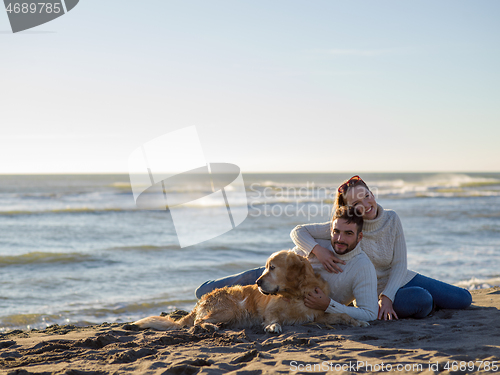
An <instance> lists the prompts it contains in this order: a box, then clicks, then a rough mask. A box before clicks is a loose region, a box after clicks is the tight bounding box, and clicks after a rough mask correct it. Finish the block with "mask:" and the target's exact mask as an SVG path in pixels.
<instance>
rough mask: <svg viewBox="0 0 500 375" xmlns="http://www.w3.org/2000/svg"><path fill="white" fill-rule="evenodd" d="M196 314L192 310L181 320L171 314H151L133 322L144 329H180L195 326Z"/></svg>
mask: <svg viewBox="0 0 500 375" xmlns="http://www.w3.org/2000/svg"><path fill="white" fill-rule="evenodd" d="M194 315H195V314H194V313H193V312H190V313H189V314H188V315H186V316H185V317H183V318H181V319H179V320H173V319H172V318H171V317H169V316H150V317H147V318H144V319H141V320H138V321H136V322H134V323H132V324H134V325H136V326H138V327H139V328H142V329H145V328H153V329H156V330H158V331H170V330H172V329H180V328H182V327H184V326H193V325H194Z"/></svg>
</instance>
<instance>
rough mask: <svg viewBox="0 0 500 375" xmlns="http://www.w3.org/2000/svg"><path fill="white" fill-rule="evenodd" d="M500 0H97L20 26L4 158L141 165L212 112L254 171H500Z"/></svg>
mask: <svg viewBox="0 0 500 375" xmlns="http://www.w3.org/2000/svg"><path fill="white" fill-rule="evenodd" d="M499 19H500V2H498V1H496V0H485V1H481V2H472V1H461V0H450V1H428V0H420V1H401V0H397V1H395V0H366V1H334V0H329V1H317V0H314V1H311V0H302V1H294V0H281V1H278V0H272V1H270V0H265V1H263V0H252V1H249V0H248V1H240V0H227V1H218V0H203V1H190V0H183V1H171V0H157V1H147V0H146V1H135V2H132V1H123V0H122V1H118V0H107V1H97V0H80V3H79V4H78V5H77V7H75V8H74V9H73V10H72V11H71V12H69V13H68V14H66V15H65V16H63V17H60V18H58V19H56V20H54V21H52V22H50V23H47V24H45V25H41V26H39V27H37V28H34V29H31V30H29V31H26V32H22V33H18V34H12V33H11V31H10V25H9V23H8V18H7V14H6V13H5V12H2V11H0V51H1V60H0V61H1V69H0V103H1V104H0V156H1V158H2V159H1V160H2V163H1V164H0V173H29V172H31V173H33V172H127V168H128V167H127V161H128V156H129V155H130V153H131V152H132V151H133V150H134V149H136V148H137V147H139V146H140V145H141V144H142V143H144V142H147V141H149V140H151V139H153V138H156V137H158V136H160V135H162V134H165V133H169V132H171V131H174V130H177V129H180V128H183V127H187V126H191V125H196V127H197V129H198V133H199V136H200V140H201V143H202V145H203V150H204V153H205V157H206V159H207V161H211V162H232V163H235V164H237V165H239V166H240V168H241V169H242V171H243V172H255V171H267V172H313V171H324V172H335V171H354V172H356V171H359V172H363V171H374V172H376V171H499V170H500V147H499V146H498V142H499V139H500V105H499V103H500V74H499V73H500V69H499V68H498V67H499V66H500V43H499V40H500V22H498V20H499Z"/></svg>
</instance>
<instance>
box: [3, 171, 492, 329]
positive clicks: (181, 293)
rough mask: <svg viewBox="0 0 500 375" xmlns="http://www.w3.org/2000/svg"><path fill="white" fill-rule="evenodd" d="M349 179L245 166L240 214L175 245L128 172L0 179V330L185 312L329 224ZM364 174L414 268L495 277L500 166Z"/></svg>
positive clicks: (463, 282) (472, 281) (468, 281)
mask: <svg viewBox="0 0 500 375" xmlns="http://www.w3.org/2000/svg"><path fill="white" fill-rule="evenodd" d="M351 176H352V174H349V173H310V174H304V173H301V174H245V173H243V180H244V183H245V190H246V194H245V193H243V194H240V196H236V197H235V196H233V198H232V200H231V208H232V209H234V210H238V209H240V210H242V209H245V207H246V209H248V216H247V218H246V219H245V220H244V221H243V222H242V223H241V224H240V225H238V226H237V227H236V228H235V229H233V230H230V231H228V232H226V233H224V234H222V235H220V236H218V237H215V238H213V239H210V240H208V241H205V242H201V243H197V244H195V245H192V246H187V247H183V248H181V246H180V245H179V239H178V236H177V234H176V230H175V223H174V220H173V219H172V215H171V212H170V211H168V210H165V209H164V210H144V209H140V208H138V207H137V206H136V204H135V201H134V196H133V194H132V190H131V185H130V180H129V177H128V175H3V176H0V332H5V331H10V330H13V329H24V330H26V329H33V328H36V329H43V328H45V327H47V326H49V325H52V324H74V325H87V324H94V323H98V324H99V323H103V322H110V323H111V322H130V321H133V320H135V319H138V318H141V317H144V316H146V315H150V314H159V313H161V312H169V311H172V310H174V309H176V308H181V309H186V310H189V309H191V308H192V307H193V306H194V304H195V303H196V298H195V296H194V290H195V289H196V287H197V286H198V285H200V284H201V283H202V282H204V281H206V280H208V279H213V278H219V277H223V276H226V275H229V274H232V273H236V272H240V271H244V270H246V269H249V268H253V267H258V266H261V265H264V264H265V261H266V259H267V257H268V256H269V255H270V254H271V253H273V252H274V251H278V250H282V249H289V248H292V247H293V243H292V241H291V239H290V231H291V230H292V229H293V228H294V227H295V226H296V225H298V224H303V223H314V222H324V221H327V220H328V219H329V217H330V214H331V205H332V202H333V197H334V194H335V191H336V188H337V186H338V185H339V184H340V183H341V182H342V181H343V180H344V179H346V178H349V177H351ZM361 177H362V178H363V179H364V180H365V181H366V182H367V184H368V185H369V186H370V188H371V189H372V191H373V192H374V194H375V196H376V199H377V202H378V203H379V204H381V205H382V206H383V207H384V208H386V209H393V210H395V211H396V212H397V213H398V214H399V217H400V218H401V221H402V224H403V228H404V232H405V237H406V243H407V248H408V266H409V268H410V269H412V270H415V271H417V272H420V273H422V274H423V275H426V276H429V277H433V278H437V279H439V280H442V281H445V282H448V283H452V284H455V285H459V286H462V287H465V288H468V289H475V288H486V287H490V286H498V285H500V173H364V174H361ZM197 189H198V187H197V186H186V187H184V188H183V187H179V186H176V187H175V188H171V190H168V191H166V194H167V195H168V196H173V195H176V194H184V193H185V191H190V192H192V191H196V190H197ZM201 193H203V194H204V193H205V192H201ZM206 193H207V194H208V193H209V192H206ZM245 195H246V196H245ZM216 205H217V204H216V203H214V210H215V209H217V207H215V206H216ZM219 208H220V207H219ZM196 209H197V207H196V204H193V205H191V206H189V207H186V208H185V210H193V211H191V212H195V211H194V210H196ZM214 212H215V211H214ZM217 212H220V210H219V211H217ZM204 230H206V228H204V226H203V225H199V224H198V223H197V222H195V221H193V225H192V231H193V233H203V231H204Z"/></svg>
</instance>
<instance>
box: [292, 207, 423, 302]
mask: <svg viewBox="0 0 500 375" xmlns="http://www.w3.org/2000/svg"><path fill="white" fill-rule="evenodd" d="M290 236H291V237H292V240H293V242H294V243H295V245H297V247H298V248H299V249H300V250H301V251H302V252H303V254H306V255H309V254H310V253H311V251H312V249H313V248H314V246H316V245H318V242H317V241H318V240H320V239H323V240H325V239H327V240H330V222H326V223H321V224H304V225H299V226H297V227H295V228H294V229H293V230H292V233H291V234H290ZM319 245H320V246H322V245H321V244H319ZM360 246H361V250H363V251H364V252H365V253H366V255H368V257H369V258H370V260H371V261H372V263H373V265H374V266H375V270H376V272H377V293H378V295H379V296H381V295H385V296H387V297H389V298H390V299H391V301H394V296H395V294H396V292H397V291H398V289H399V288H401V287H402V286H403V285H405V284H407V283H408V282H409V281H410V280H411V279H413V278H414V277H415V275H416V274H417V273H416V272H414V271H410V270H408V268H407V261H406V241H405V237H404V233H403V227H402V225H401V221H400V220H399V217H398V215H397V214H396V212H394V211H392V210H384V209H383V208H382V206H380V205H378V211H377V217H376V218H375V219H373V220H365V221H364V224H363V239H362V240H361V242H360Z"/></svg>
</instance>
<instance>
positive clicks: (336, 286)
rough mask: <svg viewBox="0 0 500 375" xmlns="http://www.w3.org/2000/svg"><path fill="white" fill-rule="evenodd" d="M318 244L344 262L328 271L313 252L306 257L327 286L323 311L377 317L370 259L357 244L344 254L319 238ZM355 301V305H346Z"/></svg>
mask: <svg viewBox="0 0 500 375" xmlns="http://www.w3.org/2000/svg"><path fill="white" fill-rule="evenodd" d="M318 243H319V245H320V246H322V247H324V248H326V249H328V250H330V251H332V252H333V253H334V254H335V256H336V257H338V258H340V259H342V260H344V261H345V262H346V264H345V265H344V264H338V265H339V266H340V268H341V269H342V271H343V272H339V273H334V272H328V271H327V270H325V268H324V267H323V265H322V264H321V262H320V261H319V260H318V258H316V256H315V255H314V254H312V253H310V254H309V258H308V259H309V261H310V263H311V265H312V266H313V268H314V271H315V272H317V273H319V274H320V275H321V276H322V277H323V278H324V279H325V280H326V281H327V282H328V285H329V286H330V295H329V297H330V305H329V306H328V308H327V309H326V312H328V313H346V314H348V315H349V316H351V317H353V318H354V319H358V320H365V321H366V320H375V319H377V312H378V303H377V274H376V272H375V268H374V267H373V264H372V263H371V262H370V259H369V258H368V257H367V256H366V254H365V253H364V252H363V251H362V250H361V247H360V244H358V246H356V247H355V248H354V249H353V250H352V251H350V252H349V253H347V254H337V253H336V252H335V250H334V249H333V248H332V244H331V241H330V240H321V239H318ZM293 251H295V252H296V253H297V254H299V255H304V256H307V255H306V254H305V253H304V252H303V251H302V250H300V249H299V248H298V247H295V248H293ZM354 300H356V307H352V306H346V305H348V304H350V303H351V302H352V301H354Z"/></svg>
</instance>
